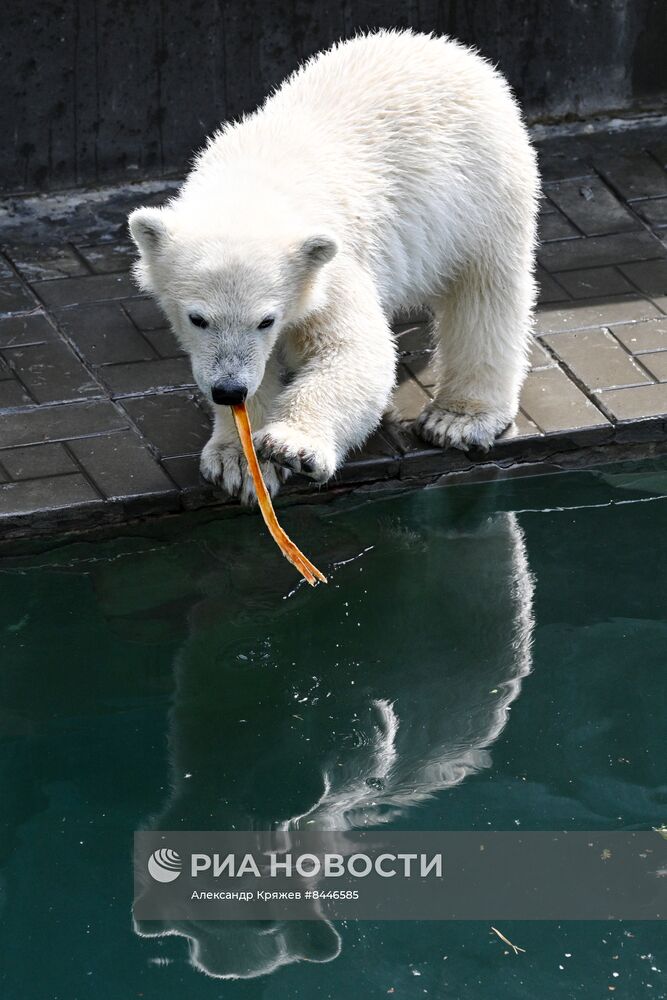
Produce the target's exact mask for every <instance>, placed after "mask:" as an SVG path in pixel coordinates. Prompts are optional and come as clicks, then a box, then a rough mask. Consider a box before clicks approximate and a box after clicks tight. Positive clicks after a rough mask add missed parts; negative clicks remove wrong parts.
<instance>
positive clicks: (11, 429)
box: [0, 399, 127, 448]
mask: <svg viewBox="0 0 667 1000" xmlns="http://www.w3.org/2000/svg"><path fill="white" fill-rule="evenodd" d="M126 426H127V420H125V419H123V417H122V416H121V414H120V413H119V412H118V410H117V409H116V407H115V406H114V405H113V403H111V402H110V401H108V400H104V399H102V400H90V401H86V402H84V403H78V402H77V403H59V404H56V405H55V406H34V407H32V408H30V409H27V410H22V411H20V412H18V413H7V414H5V415H4V416H3V418H2V420H0V448H13V447H19V446H22V445H29V444H41V443H43V442H45V441H68V440H70V439H72V438H78V437H88V436H89V435H91V434H99V433H101V432H102V431H112V430H115V429H116V428H121V427H126Z"/></svg>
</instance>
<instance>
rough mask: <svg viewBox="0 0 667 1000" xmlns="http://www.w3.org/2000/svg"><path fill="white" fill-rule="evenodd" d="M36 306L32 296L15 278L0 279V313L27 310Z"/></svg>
mask: <svg viewBox="0 0 667 1000" xmlns="http://www.w3.org/2000/svg"><path fill="white" fill-rule="evenodd" d="M36 306H37V302H36V301H35V299H34V298H33V296H32V295H31V294H30V292H29V291H28V289H27V288H25V287H24V286H23V285H22V284H21V282H20V281H18V279H17V278H4V279H3V280H1V281H0V315H2V314H7V313H17V312H27V311H28V310H29V309H35V308H36Z"/></svg>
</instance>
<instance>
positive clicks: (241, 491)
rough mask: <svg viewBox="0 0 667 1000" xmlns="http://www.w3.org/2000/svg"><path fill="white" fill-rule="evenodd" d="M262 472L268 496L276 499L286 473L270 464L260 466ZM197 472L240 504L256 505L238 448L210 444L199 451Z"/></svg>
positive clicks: (287, 473) (244, 463)
mask: <svg viewBox="0 0 667 1000" xmlns="http://www.w3.org/2000/svg"><path fill="white" fill-rule="evenodd" d="M261 469H262V476H263V478H264V482H265V483H266V488H267V490H268V491H269V494H270V495H271V496H275V495H276V493H277V492H278V489H279V488H280V483H281V482H283V483H284V482H285V480H286V479H288V478H289V472H288V471H287V470H286V469H277V468H276V467H275V466H274V465H273V464H272V463H271V462H262V463H261ZM199 471H200V473H201V475H202V477H203V478H204V479H205V480H206V481H207V482H209V483H212V484H213V485H214V486H220V487H221V488H222V489H224V490H225V492H226V493H229V495H230V496H232V497H239V498H240V500H241V503H243V504H246V505H254V504H255V503H257V494H256V492H255V485H254V483H253V481H252V476H251V475H250V474H249V472H248V465H247V463H246V460H245V456H244V454H243V452H242V451H241V448H240V447H237V446H236V445H230V444H216V443H213V442H212V441H209V442H208V444H207V445H206V447H205V448H204V450H203V451H202V454H201V462H200V465H199Z"/></svg>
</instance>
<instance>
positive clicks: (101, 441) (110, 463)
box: [69, 431, 175, 499]
mask: <svg viewBox="0 0 667 1000" xmlns="http://www.w3.org/2000/svg"><path fill="white" fill-rule="evenodd" d="M69 447H70V449H71V450H72V453H73V454H74V455H75V456H76V458H77V459H78V461H79V462H80V463H81V465H82V466H83V468H84V469H85V471H86V473H87V475H88V476H89V477H90V479H92V481H93V482H94V483H95V485H96V486H97V488H98V489H99V491H100V492H101V493H102V495H103V496H105V497H106V498H107V499H112V498H115V497H129V496H139V495H141V494H146V493H164V492H165V491H167V492H168V491H171V490H173V489H174V488H175V487H174V484H173V483H172V482H171V480H170V479H169V478H168V476H167V475H166V474H165V472H164V471H163V470H162V469H161V468H160V466H159V465H158V463H157V462H156V461H155V459H154V458H153V456H152V455H151V453H150V451H149V450H148V448H146V446H145V445H144V444H143V443H142V442H141V441H140V439H139V438H138V437H137V435H136V434H135V433H134V432H130V431H128V432H127V433H124V434H122V433H121V434H109V435H106V436H104V437H94V438H86V439H85V440H83V441H72V442H71V443H70V446H69Z"/></svg>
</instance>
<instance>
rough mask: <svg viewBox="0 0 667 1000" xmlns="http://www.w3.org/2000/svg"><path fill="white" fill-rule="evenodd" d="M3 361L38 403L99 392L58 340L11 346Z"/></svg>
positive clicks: (69, 351)
mask: <svg viewBox="0 0 667 1000" xmlns="http://www.w3.org/2000/svg"><path fill="white" fill-rule="evenodd" d="M4 356H5V359H6V360H7V361H8V362H9V364H10V366H11V367H12V369H13V370H14V371H15V372H16V374H17V375H18V377H19V379H20V380H21V382H22V383H23V385H25V387H26V388H27V389H28V391H29V392H30V395H31V396H32V397H33V399H35V400H36V402H38V403H55V402H59V401H61V400H67V399H82V398H85V397H86V396H99V395H101V394H102V389H101V387H100V386H99V385H98V383H97V382H95V381H94V380H93V379H92V378H91V377H90V375H89V374H88V372H87V371H86V369H85V368H84V367H83V365H82V364H81V362H80V361H79V359H78V358H77V356H76V355H75V354H74V352H73V351H72V350H71V348H69V347H68V346H67V344H64V343H62V342H61V341H60V342H59V341H47V343H45V344H34V345H32V346H30V347H12V348H9V349H7V350H5V352H4Z"/></svg>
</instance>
